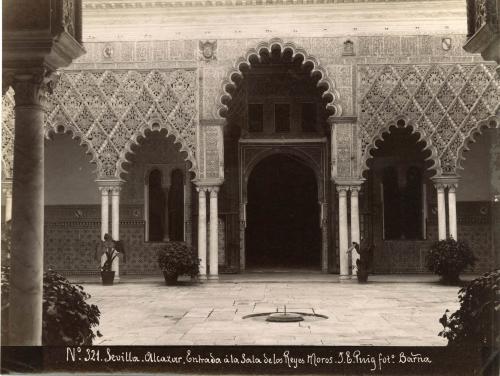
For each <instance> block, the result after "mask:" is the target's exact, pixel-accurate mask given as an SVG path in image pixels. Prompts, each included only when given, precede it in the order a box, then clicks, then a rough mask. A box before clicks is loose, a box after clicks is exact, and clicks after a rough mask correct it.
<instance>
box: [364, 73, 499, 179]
mask: <svg viewBox="0 0 500 376" xmlns="http://www.w3.org/2000/svg"><path fill="white" fill-rule="evenodd" d="M358 88H359V89H358V103H359V104H360V105H359V117H358V124H359V128H360V130H359V137H360V148H361V155H362V158H361V172H363V171H364V170H366V169H367V165H366V162H367V160H368V159H369V158H370V151H371V150H372V149H373V148H374V147H376V145H375V143H376V141H377V140H380V138H381V135H382V133H384V132H385V131H387V129H388V128H389V127H390V125H391V124H393V123H394V122H395V121H397V120H399V119H405V121H406V124H408V125H409V126H411V127H412V129H413V131H414V132H416V133H418V134H420V136H421V140H422V141H425V143H426V145H427V148H429V149H430V150H431V154H432V155H431V158H432V159H433V160H434V166H433V167H432V169H434V170H436V173H437V175H456V169H457V167H458V166H459V164H458V161H459V159H460V153H461V150H462V148H463V145H464V144H465V142H466V138H467V137H468V134H470V132H471V130H473V129H476V128H477V127H478V126H479V124H480V123H481V122H482V121H484V120H485V119H488V118H490V117H491V116H495V114H496V113H497V112H498V111H499V110H500V79H499V77H498V75H496V73H495V66H494V65H488V64H419V65H415V64H406V65H403V64H400V65H361V66H359V68H358Z"/></svg>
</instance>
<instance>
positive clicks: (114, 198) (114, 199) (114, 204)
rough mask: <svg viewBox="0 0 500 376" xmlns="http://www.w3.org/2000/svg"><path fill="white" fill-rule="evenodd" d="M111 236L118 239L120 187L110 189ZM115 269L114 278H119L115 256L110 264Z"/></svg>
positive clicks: (117, 260) (117, 259) (118, 267)
mask: <svg viewBox="0 0 500 376" xmlns="http://www.w3.org/2000/svg"><path fill="white" fill-rule="evenodd" d="M111 214H112V217H111V237H112V238H113V240H115V241H117V240H120V188H119V187H113V188H112V190H111ZM111 270H114V271H115V280H117V281H119V280H120V259H119V257H117V258H115V260H114V261H113V264H112V266H111Z"/></svg>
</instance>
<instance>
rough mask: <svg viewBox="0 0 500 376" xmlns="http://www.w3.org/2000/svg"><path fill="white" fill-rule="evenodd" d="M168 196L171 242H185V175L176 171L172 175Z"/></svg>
mask: <svg viewBox="0 0 500 376" xmlns="http://www.w3.org/2000/svg"><path fill="white" fill-rule="evenodd" d="M171 182H172V184H171V186H170V192H169V194H168V224H169V227H168V229H169V235H170V240H175V241H183V240H184V174H183V173H182V171H181V170H179V169H175V170H174V171H172V174H171Z"/></svg>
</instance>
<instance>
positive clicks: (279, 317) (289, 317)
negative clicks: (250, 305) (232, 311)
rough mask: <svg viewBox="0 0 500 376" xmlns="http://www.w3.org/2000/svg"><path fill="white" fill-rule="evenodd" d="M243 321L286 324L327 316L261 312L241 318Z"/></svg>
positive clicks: (312, 320)
mask: <svg viewBox="0 0 500 376" xmlns="http://www.w3.org/2000/svg"><path fill="white" fill-rule="evenodd" d="M242 318H243V319H252V320H253V321H260V322H271V323H275V322H277V323H287V322H291V323H293V322H301V321H304V322H314V321H318V320H325V319H328V316H325V315H320V314H317V313H306V312H286V313H285V312H261V313H252V314H250V315H246V316H243V317H242Z"/></svg>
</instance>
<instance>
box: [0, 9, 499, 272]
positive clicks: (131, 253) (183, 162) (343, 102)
mask: <svg viewBox="0 0 500 376" xmlns="http://www.w3.org/2000/svg"><path fill="white" fill-rule="evenodd" d="M103 3H105V4H108V3H110V2H109V1H104V2H103ZM395 3H397V2H395ZM91 4H93V3H92V2H90V3H89V5H88V6H87V7H86V6H85V5H84V13H85V14H86V15H87V16H88V18H87V20H88V22H89V27H88V32H89V35H94V38H95V40H94V39H92V38H89V39H88V40H86V41H85V48H86V51H87V53H86V54H85V55H83V56H82V57H81V58H80V59H77V60H75V61H74V62H73V63H72V64H71V65H70V66H69V67H67V68H65V69H64V70H63V71H62V73H61V76H60V78H59V81H58V84H57V85H56V87H55V90H54V93H53V94H51V95H49V96H48V98H47V99H48V100H47V103H46V105H45V117H44V127H45V134H46V136H47V137H49V138H52V139H53V140H47V141H46V142H45V161H46V162H45V192H46V194H45V227H44V231H45V233H44V235H45V237H44V267H45V268H49V267H50V268H53V269H56V270H59V271H61V272H63V273H66V274H95V273H96V272H97V262H96V259H95V247H96V244H97V243H98V241H99V239H100V238H101V237H102V236H103V235H104V233H106V232H109V233H111V234H112V236H113V238H114V239H116V240H117V239H120V240H122V241H123V244H124V247H125V250H126V255H127V259H126V262H125V260H121V264H120V271H121V273H122V274H157V273H158V270H157V266H156V260H155V253H154V251H155V249H156V247H158V246H159V245H160V244H162V243H164V242H167V241H172V240H183V241H186V242H187V243H189V244H191V245H192V246H193V247H194V248H195V249H196V252H198V255H199V257H200V258H201V260H202V268H201V272H202V278H203V277H209V278H217V275H218V274H219V273H226V272H244V271H246V270H255V269H259V270H260V269H264V270H266V269H267V270H275V269H283V268H285V269H287V270H293V269H297V268H298V269H311V270H313V269H314V270H321V271H323V272H330V273H338V274H340V276H341V277H343V278H348V277H349V275H350V274H352V273H353V270H352V268H353V267H352V265H355V260H350V259H349V258H348V256H347V248H348V246H349V244H350V243H351V242H352V241H361V239H366V240H368V241H370V242H373V244H374V245H375V266H374V271H375V272H377V273H402V272H407V273H415V272H424V271H425V266H424V255H425V251H426V250H427V249H428V247H429V245H430V244H431V243H432V242H433V241H435V240H437V239H444V238H446V237H448V236H453V237H454V238H458V239H465V240H467V241H469V243H471V245H472V248H473V250H474V252H475V253H476V255H477V256H478V258H479V261H478V263H477V265H476V268H475V269H474V270H475V271H482V270H486V269H488V268H489V266H490V265H491V264H492V263H493V262H495V261H494V260H498V257H499V256H498V251H497V252H496V254H495V248H497V249H498V244H495V242H498V236H497V235H495V228H496V227H499V226H498V221H499V216H498V213H497V211H498V210H497V206H498V203H497V202H498V200H499V195H500V176H499V171H500V164H499V158H500V136H499V134H498V127H499V124H500V120H499V110H500V80H499V77H498V74H497V72H496V70H495V68H496V65H495V64H494V63H489V62H484V61H482V60H481V58H480V57H479V56H478V55H472V54H468V53H466V52H464V51H463V50H462V49H461V48H460V40H461V38H462V37H463V36H464V35H463V32H462V30H461V29H460V28H459V27H458V26H456V27H455V26H454V27H455V29H453V28H452V29H450V31H449V32H448V33H447V34H443V31H442V29H436V28H432V27H431V26H428V27H429V29H428V30H421V31H420V32H419V33H418V34H415V33H413V32H411V31H409V30H406V31H398V32H393V31H389V32H387V34H381V35H372V34H366V35H365V34H363V33H362V32H356V33H353V35H352V36H350V37H346V36H345V34H342V33H338V34H335V33H334V35H331V36H309V37H302V38H297V37H290V38H288V37H283V39H271V40H270V39H269V37H265V38H264V37H260V36H259V38H257V39H256V38H254V37H250V36H245V35H242V36H237V37H231V38H229V37H224V38H222V37H221V38H220V39H219V40H217V41H214V40H205V39H203V38H201V37H200V38H199V39H188V38H185V39H179V38H172V39H168V40H163V39H161V38H160V37H159V39H154V40H151V39H148V40H142V39H141V38H144V36H139V35H133V36H130V40H128V39H127V38H128V37H121V38H119V39H113V38H112V37H109V38H108V37H107V36H106V35H104V34H103V35H101V34H99V33H106V32H108V31H103V30H102V29H100V28H99V27H98V26H96V24H95V23H93V21H95V18H96V17H97V13H96V12H103V13H105V14H106V16H107V17H119V16H120V14H121V13H120V12H122V11H123V9H121V8H116V9H115V8H113V7H111V6H110V7H107V5H103V7H104V8H103V9H101V10H99V11H98V10H96V9H94V8H92V6H91ZM377 4H378V3H377ZM131 6H135V5H133V4H132V5H131ZM199 6H202V5H199ZM315 6H316V5H315ZM346 6H347V5H346ZM377 6H378V7H381V8H384V7H386V6H387V5H384V4H379V5H377ZM395 6H399V5H395ZM384 9H386V8H384ZM156 10H157V9H156ZM154 11H155V5H152V6H151V7H150V8H147V9H146V8H144V12H145V14H146V13H147V14H149V15H150V16H151V17H153V16H154ZM319 11H320V7H319V5H318V12H319ZM151 12H153V13H151ZM431 13H432V12H430V13H428V14H427V13H426V14H425V15H423V16H422V17H424V18H425V17H428V18H429V19H432V17H434V16H433V15H432V14H431ZM363 14H364V13H363ZM140 17H142V16H140ZM360 17H361V18H363V17H365V18H366V19H368V18H369V15H368V14H365V15H364V16H360ZM398 17H399V16H398ZM360 22H364V21H360ZM367 22H368V21H367ZM387 22H388V23H390V22H392V21H390V20H387ZM464 25H465V21H464ZM113 27H115V26H110V28H111V29H113ZM165 27H167V26H165ZM464 27H465V26H464ZM391 30H392V29H391ZM167 34H168V33H167ZM215 34H216V33H215ZM110 35H111V34H110ZM276 35H280V34H279V33H277V34H276ZM108 36H109V35H108ZM214 38H215V37H214ZM446 38H448V39H449V41H450V42H449V43H451V47H450V49H444V47H442V41H443V40H444V39H446ZM448 39H446V40H448ZM14 93H15V87H14V88H10V89H9V90H8V91H7V92H6V93H5V94H4V96H3V135H4V137H3V140H2V143H3V145H2V146H3V154H2V158H3V159H2V162H3V166H4V168H3V175H2V182H3V184H2V192H3V194H4V197H3V200H2V201H3V203H4V205H3V212H4V220H9V219H10V216H11V184H12V175H13V170H14V166H13V150H14V147H13V140H14V122H15V111H14V105H15V94H14ZM486 128H489V129H486ZM481 132H482V134H481ZM474 141H475V142H474ZM79 144H81V146H79ZM86 153H87V155H86ZM495 224H496V225H495Z"/></svg>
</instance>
